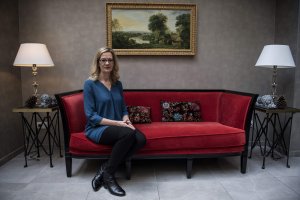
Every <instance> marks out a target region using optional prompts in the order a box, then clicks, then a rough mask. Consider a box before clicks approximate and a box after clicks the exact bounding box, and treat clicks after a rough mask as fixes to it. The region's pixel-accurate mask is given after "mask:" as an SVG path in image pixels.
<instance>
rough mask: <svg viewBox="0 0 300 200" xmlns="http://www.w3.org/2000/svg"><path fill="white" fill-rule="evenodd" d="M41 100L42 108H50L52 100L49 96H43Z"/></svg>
mask: <svg viewBox="0 0 300 200" xmlns="http://www.w3.org/2000/svg"><path fill="white" fill-rule="evenodd" d="M40 99H41V106H42V107H48V106H49V105H51V103H52V98H51V97H50V96H49V95H48V94H42V95H41V98H40Z"/></svg>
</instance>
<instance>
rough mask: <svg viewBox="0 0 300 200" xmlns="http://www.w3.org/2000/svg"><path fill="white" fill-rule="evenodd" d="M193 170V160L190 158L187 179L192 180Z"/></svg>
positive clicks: (187, 165)
mask: <svg viewBox="0 0 300 200" xmlns="http://www.w3.org/2000/svg"><path fill="white" fill-rule="evenodd" d="M192 168H193V159H192V158H188V159H187V160H186V177H187V178H191V177H192Z"/></svg>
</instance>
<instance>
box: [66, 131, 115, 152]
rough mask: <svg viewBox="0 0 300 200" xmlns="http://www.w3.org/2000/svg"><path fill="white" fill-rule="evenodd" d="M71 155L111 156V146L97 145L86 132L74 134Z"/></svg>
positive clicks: (71, 138) (71, 142)
mask: <svg viewBox="0 0 300 200" xmlns="http://www.w3.org/2000/svg"><path fill="white" fill-rule="evenodd" d="M69 151H70V153H74V154H104V155H105V154H107V155H108V154H110V152H111V146H108V145H100V144H95V143H94V142H92V141H91V140H89V139H88V138H87V137H86V136H85V134H84V132H79V133H72V134H71V137H70V146H69Z"/></svg>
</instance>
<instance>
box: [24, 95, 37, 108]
mask: <svg viewBox="0 0 300 200" xmlns="http://www.w3.org/2000/svg"><path fill="white" fill-rule="evenodd" d="M36 102H37V97H36V96H30V97H29V98H28V99H27V100H26V101H25V106H26V107H28V108H33V107H34V106H35V105H36Z"/></svg>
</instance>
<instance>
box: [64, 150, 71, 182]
mask: <svg viewBox="0 0 300 200" xmlns="http://www.w3.org/2000/svg"><path fill="white" fill-rule="evenodd" d="M65 161H66V172H67V177H71V176H72V158H71V157H70V156H67V155H66V156H65Z"/></svg>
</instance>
